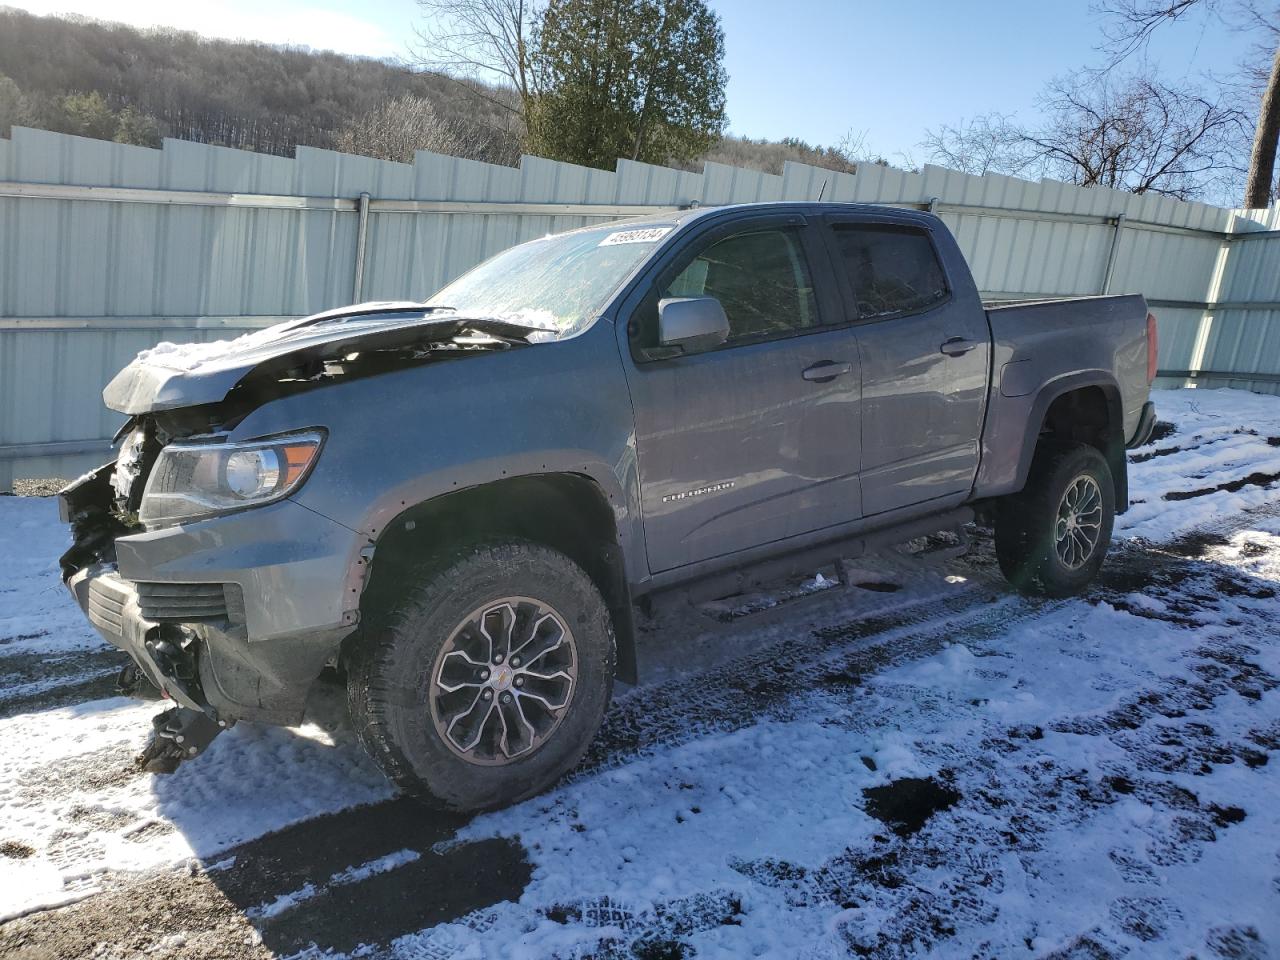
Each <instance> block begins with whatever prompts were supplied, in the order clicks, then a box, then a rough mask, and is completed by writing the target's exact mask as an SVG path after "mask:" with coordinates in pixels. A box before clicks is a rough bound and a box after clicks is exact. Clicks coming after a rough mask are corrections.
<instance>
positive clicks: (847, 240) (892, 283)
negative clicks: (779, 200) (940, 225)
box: [834, 224, 947, 320]
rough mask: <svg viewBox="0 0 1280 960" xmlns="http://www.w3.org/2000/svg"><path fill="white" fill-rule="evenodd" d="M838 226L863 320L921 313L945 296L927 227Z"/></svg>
mask: <svg viewBox="0 0 1280 960" xmlns="http://www.w3.org/2000/svg"><path fill="white" fill-rule="evenodd" d="M834 229H835V235H836V243H837V246H838V247H839V250H840V255H841V259H842V260H843V262H844V267H845V271H846V273H848V275H849V283H850V284H851V285H852V286H853V295H854V298H855V299H856V301H857V305H858V318H859V319H862V320H867V319H873V318H878V317H892V316H896V315H898V314H904V313H919V312H920V311H922V310H926V309H928V308H929V307H931V306H933V305H934V304H936V303H940V302H942V301H943V300H945V299H946V298H947V278H946V275H945V274H944V273H943V272H942V264H941V263H939V262H938V254H937V253H936V252H935V251H934V249H933V243H932V242H931V241H930V240H929V235H928V234H927V233H926V232H925V231H923V230H919V229H917V228H915V227H903V226H896V225H893V224H856V225H855V224H845V225H837V226H836V227H835V228H834Z"/></svg>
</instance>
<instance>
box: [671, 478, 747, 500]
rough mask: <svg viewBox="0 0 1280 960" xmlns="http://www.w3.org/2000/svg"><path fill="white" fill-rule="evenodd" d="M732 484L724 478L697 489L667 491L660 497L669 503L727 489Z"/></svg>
mask: <svg viewBox="0 0 1280 960" xmlns="http://www.w3.org/2000/svg"><path fill="white" fill-rule="evenodd" d="M732 486H733V481H732V480H725V481H724V482H723V483H713V484H711V486H709V487H699V488H698V489H697V490H686V491H684V493H669V494H667V495H666V496H665V497H663V498H662V502H663V503H670V502H671V501H672V500H688V499H689V498H690V497H701V496H703V495H705V494H708V493H719V492H720V491H721V490H728V489H729V488H730V487H732Z"/></svg>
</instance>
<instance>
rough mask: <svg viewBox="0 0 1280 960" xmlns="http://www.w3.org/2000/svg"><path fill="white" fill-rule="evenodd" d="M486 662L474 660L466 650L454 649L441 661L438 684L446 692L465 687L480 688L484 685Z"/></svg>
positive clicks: (454, 691) (453, 691)
mask: <svg viewBox="0 0 1280 960" xmlns="http://www.w3.org/2000/svg"><path fill="white" fill-rule="evenodd" d="M485 669H486V664H484V663H480V662H478V661H476V660H472V659H471V657H469V656H467V653H466V651H463V650H454V651H453V652H451V653H448V654H445V657H444V660H443V661H441V663H440V676H439V678H438V679H437V680H436V685H437V686H438V687H439V688H440V689H441V690H443V691H444V692H445V693H456V692H457V691H459V690H461V689H462V688H463V687H476V688H479V687H481V686H483V685H484V680H485V678H484V677H483V676H482V672H483V671H484V670H485Z"/></svg>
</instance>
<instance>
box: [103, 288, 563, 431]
mask: <svg viewBox="0 0 1280 960" xmlns="http://www.w3.org/2000/svg"><path fill="white" fill-rule="evenodd" d="M466 330H478V331H480V332H483V333H488V334H493V335H496V336H500V337H504V338H509V339H513V340H527V338H528V337H529V336H530V335H531V334H533V333H550V331H541V330H538V329H537V328H532V327H529V326H526V325H523V324H519V323H512V322H509V321H506V320H502V319H497V318H491V317H467V316H460V315H459V314H457V313H454V312H451V311H446V310H444V309H443V308H432V307H428V306H426V305H425V304H422V303H407V302H394V303H363V304H357V305H356V306H353V307H344V308H342V309H339V310H330V311H328V312H326V313H318V314H316V315H314V316H311V317H303V318H302V319H299V320H289V321H286V322H285V323H281V324H277V325H276V326H273V327H267V328H266V329H263V330H256V331H254V332H252V333H247V334H245V335H244V336H242V337H238V338H236V339H234V340H218V341H215V342H212V343H189V344H173V343H161V344H158V345H157V346H155V347H153V348H152V349H150V350H144V351H143V352H142V353H140V354H138V356H137V357H136V358H135V359H134V360H133V362H132V363H130V364H129V365H128V366H127V367H125V368H124V369H123V370H121V371H120V372H119V373H118V374H116V376H115V378H114V379H113V380H112V381H111V382H110V383H108V384H107V386H106V389H105V390H103V391H102V399H103V401H104V402H105V403H106V405H107V406H108V407H110V408H111V409H112V410H118V411H119V412H120V413H126V414H131V415H132V414H140V413H151V412H154V411H158V410H172V409H174V408H177V407H190V406H198V405H200V404H206V403H217V402H218V401H219V400H222V399H223V398H225V397H226V395H227V394H228V393H229V392H230V391H231V390H232V389H233V388H234V387H235V386H236V385H237V384H238V383H240V382H241V381H242V380H243V379H245V377H247V376H249V375H250V374H251V373H253V372H254V371H255V370H258V369H260V368H263V367H267V366H271V367H274V368H276V369H279V370H284V369H287V368H288V367H290V366H292V365H294V364H297V363H301V362H304V361H314V360H331V359H336V358H338V357H342V356H345V355H348V354H350V353H353V352H359V351H367V350H388V349H395V348H398V347H406V346H412V345H414V344H417V343H422V344H424V345H425V344H427V343H429V342H434V341H439V340H447V339H449V338H450V337H453V336H456V335H457V334H459V333H462V332H464V331H466Z"/></svg>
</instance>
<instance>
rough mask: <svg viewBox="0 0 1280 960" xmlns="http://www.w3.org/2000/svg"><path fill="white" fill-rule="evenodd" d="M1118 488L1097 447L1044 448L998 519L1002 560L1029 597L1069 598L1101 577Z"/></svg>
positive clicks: (1003, 567)
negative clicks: (1033, 594)
mask: <svg viewBox="0 0 1280 960" xmlns="http://www.w3.org/2000/svg"><path fill="white" fill-rule="evenodd" d="M1114 522H1115V487H1114V485H1113V483H1112V478H1111V468H1110V467H1109V466H1108V465H1107V461H1106V458H1105V457H1103V455H1102V454H1101V453H1100V452H1099V451H1098V450H1097V448H1096V447H1091V446H1087V445H1085V444H1077V445H1072V446H1065V445H1063V446H1058V445H1055V446H1050V447H1045V448H1043V449H1042V450H1040V451H1039V452H1038V453H1037V454H1036V461H1035V463H1034V464H1033V465H1032V468H1031V475H1030V476H1029V477H1028V478H1027V485H1026V487H1025V488H1024V489H1023V491H1022V492H1021V493H1018V494H1015V495H1013V496H1010V497H1006V498H1005V499H1004V500H1003V501H1002V502H1001V503H1000V506H999V509H998V511H997V514H996V558H997V560H999V562H1000V570H1001V571H1002V572H1003V573H1004V575H1005V578H1006V579H1007V580H1008V581H1009V582H1010V583H1012V584H1013V585H1014V586H1015V587H1017V588H1018V589H1019V590H1022V591H1024V592H1026V593H1036V594H1044V595H1046V596H1051V597H1066V596H1071V595H1072V594H1076V593H1079V592H1080V591H1081V590H1083V589H1084V588H1085V587H1087V586H1088V585H1089V583H1090V582H1091V581H1092V580H1093V578H1094V577H1095V576H1097V573H1098V570H1099V568H1100V567H1101V566H1102V561H1103V560H1104V559H1105V557H1106V554H1107V548H1108V546H1109V545H1110V543H1111V529H1112V525H1113V524H1114Z"/></svg>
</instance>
